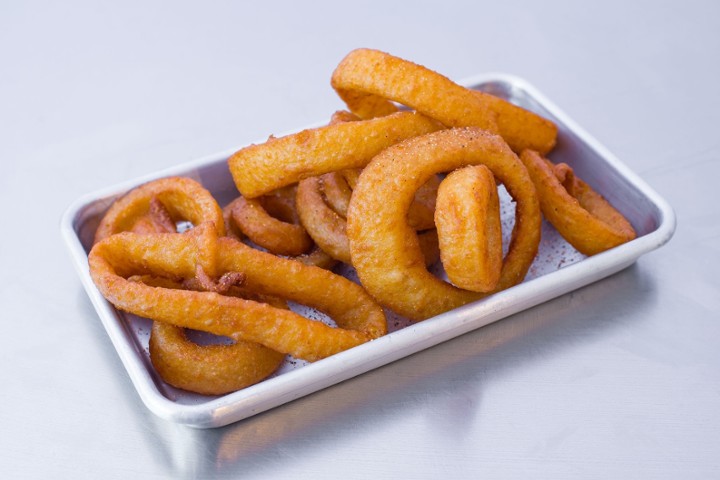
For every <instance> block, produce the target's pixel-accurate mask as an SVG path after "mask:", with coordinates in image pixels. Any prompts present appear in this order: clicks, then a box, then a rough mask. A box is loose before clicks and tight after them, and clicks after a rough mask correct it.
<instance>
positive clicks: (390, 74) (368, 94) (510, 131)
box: [331, 49, 557, 153]
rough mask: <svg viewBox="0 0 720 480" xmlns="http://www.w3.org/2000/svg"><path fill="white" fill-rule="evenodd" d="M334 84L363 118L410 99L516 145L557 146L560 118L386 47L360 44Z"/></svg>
mask: <svg viewBox="0 0 720 480" xmlns="http://www.w3.org/2000/svg"><path fill="white" fill-rule="evenodd" d="M331 84H332V86H333V88H334V89H335V91H336V92H337V93H338V95H339V96H340V98H341V99H342V100H343V101H344V102H345V104H346V105H347V106H348V108H349V109H350V111H352V112H353V113H354V114H356V115H357V116H359V117H361V118H373V117H377V116H383V115H389V114H391V113H393V112H396V111H397V107H396V106H395V104H394V103H393V102H398V103H400V104H402V105H406V106H407V107H410V108H412V109H415V110H416V111H418V112H420V113H423V114H425V115H427V116H429V117H431V118H434V119H436V120H438V121H439V122H441V123H442V124H443V125H445V126H447V127H471V126H472V127H480V128H483V129H485V130H488V131H491V132H494V133H498V134H500V136H502V137H503V138H504V139H505V141H506V142H507V143H508V145H510V147H511V148H512V149H513V150H514V151H516V152H518V153H519V152H521V151H522V150H524V149H526V148H529V149H533V150H537V151H539V152H541V153H547V152H549V151H550V150H552V149H553V147H554V146H555V142H556V140H557V127H556V126H555V124H554V123H553V122H551V121H549V120H547V119H545V118H543V117H541V116H539V115H536V114H534V113H532V112H530V111H528V110H525V109H524V108H521V107H518V106H516V105H513V104H512V103H510V102H507V101H505V100H503V99H501V98H499V97H495V96H493V95H490V94H487V93H483V92H479V91H475V90H470V89H467V88H465V87H462V86H460V85H458V84H456V83H454V82H453V81H452V80H450V79H448V78H447V77H445V76H443V75H441V74H439V73H437V72H434V71H432V70H430V69H428V68H426V67H423V66H421V65H417V64H415V63H412V62H410V61H407V60H404V59H401V58H398V57H394V56H392V55H389V54H387V53H384V52H380V51H377V50H370V49H357V50H353V51H352V52H350V53H349V54H348V55H347V56H346V57H345V58H344V59H343V60H342V61H341V62H340V64H339V65H338V66H337V68H336V69H335V71H334V72H333V75H332V79H331Z"/></svg>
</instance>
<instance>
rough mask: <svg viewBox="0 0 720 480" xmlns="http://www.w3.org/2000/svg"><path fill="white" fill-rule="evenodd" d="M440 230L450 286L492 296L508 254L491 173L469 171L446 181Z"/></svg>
mask: <svg viewBox="0 0 720 480" xmlns="http://www.w3.org/2000/svg"><path fill="white" fill-rule="evenodd" d="M435 225H436V226H437V231H438V238H439V242H440V259H441V260H442V264H443V267H444V269H445V273H446V274H447V276H448V278H449V279H450V281H451V282H452V283H453V284H454V285H455V286H457V287H460V288H463V289H465V290H472V291H474V292H491V291H493V290H494V289H495V287H496V286H497V283H498V282H499V281H500V271H501V269H502V259H503V252H502V227H501V224H500V200H499V198H498V193H497V185H496V183H495V177H494V176H493V174H492V172H491V171H490V169H489V168H487V167H486V166H485V165H472V166H469V167H464V168H461V169H458V170H455V171H454V172H452V173H450V174H449V175H448V176H447V177H446V178H445V179H444V180H443V181H442V183H441V184H440V189H439V190H438V196H437V209H436V210H435Z"/></svg>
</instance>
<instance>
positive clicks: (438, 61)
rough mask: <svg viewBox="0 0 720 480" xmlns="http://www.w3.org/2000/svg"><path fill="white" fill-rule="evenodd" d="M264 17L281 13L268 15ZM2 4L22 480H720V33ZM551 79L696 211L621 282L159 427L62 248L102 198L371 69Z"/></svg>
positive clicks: (9, 388)
mask: <svg viewBox="0 0 720 480" xmlns="http://www.w3.org/2000/svg"><path fill="white" fill-rule="evenodd" d="M258 3H259V2H258ZM718 5H720V4H718V3H715V2H711V1H706V2H698V1H683V2H675V3H672V2H649V1H648V2H628V1H626V0H623V1H603V2H593V3H586V2H557V1H544V2H530V1H526V2H522V1H508V2H487V3H484V2H414V3H412V4H410V3H409V2H408V3H407V4H404V3H403V4H390V3H389V2H380V1H377V2H357V3H353V4H346V5H343V4H341V3H340V2H309V3H304V4H300V3H295V2H267V3H266V4H265V5H263V6H260V5H256V6H252V7H251V6H246V5H243V4H242V3H241V2H230V1H227V2H204V4H203V5H202V6H200V5H199V2H198V4H197V5H196V4H193V3H191V2H166V3H157V2H144V1H128V2H114V3H111V2H90V1H88V2H78V1H66V2H46V3H41V2H34V1H22V2H21V1H17V2H8V1H5V2H2V3H0V60H1V67H0V162H1V165H2V170H1V171H0V205H2V212H3V213H2V217H3V218H2V235H0V242H1V243H0V246H1V248H0V265H1V266H2V268H0V306H2V308H1V310H0V312H2V313H0V318H2V321H3V327H4V328H3V334H2V335H1V336H0V385H2V396H1V397H0V399H1V400H0V401H1V402H2V403H1V405H2V408H1V409H0V473H2V474H3V475H2V476H3V477H4V478H107V479H112V478H143V479H144V478H194V477H203V478H212V477H218V478H239V477H242V478H290V477H291V476H292V478H298V479H299V478H314V479H323V478H440V477H443V478H466V477H473V478H481V477H486V478H527V477H530V476H532V477H541V478H542V477H545V478H549V477H552V478H711V477H717V476H718V475H720V474H719V473H718V471H720V460H719V459H718V457H719V456H720V455H718V454H719V453H720V415H718V411H720V387H719V385H720V382H719V380H720V374H719V373H718V372H719V370H718V366H719V363H720V353H718V352H719V350H718V343H719V342H718V341H719V340H720V322H719V320H720V287H719V282H718V275H717V272H718V269H719V268H720V260H719V257H720V256H719V253H720V249H719V247H718V245H720V242H719V241H718V240H719V239H720V208H719V207H718V202H717V200H716V199H717V192H718V178H719V177H720V164H719V163H718V155H719V154H720V134H719V133H718V131H719V128H718V127H720V113H719V111H720V90H719V89H718V82H717V78H718V76H719V75H720V68H719V65H720V62H719V61H718V58H719V57H720V55H719V54H720V20H719V18H720V8H718ZM360 46H366V47H373V48H379V49H382V50H385V51H389V52H391V53H394V54H396V55H399V56H401V57H405V58H408V59H411V60H413V61H415V62H418V63H422V64H425V65H427V66H429V67H431V68H433V69H435V70H438V71H440V72H442V73H444V74H445V75H447V76H449V77H451V78H453V79H456V80H461V79H463V78H467V77H470V76H473V75H475V74H477V73H482V72H506V73H512V74H515V75H518V76H521V77H524V78H525V79H527V80H528V81H529V82H530V83H532V84H533V85H534V86H536V87H537V88H538V89H539V90H540V91H541V92H543V93H544V94H545V95H546V96H548V97H549V98H550V99H551V100H552V101H553V102H555V103H556V104H557V105H558V106H559V107H560V108H561V109H563V110H564V111H565V112H566V113H567V114H568V115H569V116H570V117H571V118H573V119H574V120H575V121H576V122H577V123H578V124H580V125H581V126H582V127H584V128H585V129H586V130H587V131H589V132H590V133H591V134H592V135H593V136H595V137H596V138H597V139H598V140H600V141H601V142H602V143H603V144H605V145H606V146H607V147H608V148H609V149H610V150H611V151H612V152H613V153H614V154H616V155H617V156H618V157H619V158H620V159H621V160H622V161H623V162H624V163H626V164H627V165H628V166H629V167H630V168H631V169H632V170H633V171H635V172H636V173H638V174H639V175H640V176H641V177H642V178H643V179H645V180H646V181H647V182H648V183H649V184H650V185H651V186H652V187H653V188H654V189H655V190H657V192H658V193H659V194H660V195H661V196H663V197H664V198H665V199H666V200H667V201H668V202H669V203H670V204H671V205H672V206H673V207H674V209H675V211H676V214H677V217H678V229H677V232H676V234H675V236H674V238H673V239H672V240H671V242H670V243H669V244H668V245H666V246H664V247H663V248H661V249H660V250H658V251H656V252H653V253H651V254H648V255H646V256H644V257H642V258H641V259H640V260H639V261H638V262H637V263H636V264H635V265H634V266H632V267H630V268H628V269H627V270H624V271H623V272H621V273H619V274H617V275H614V276H612V277H610V278H608V279H605V280H603V281H600V282H598V283H595V284H593V285H591V286H589V287H586V288H582V289H580V290H578V291H576V292H574V293H572V294H568V295H565V296H562V297H560V298H558V299H556V300H554V301H551V302H549V303H546V304H543V305H541V306H539V307H536V308H533V309H531V310H528V311H526V312H523V313H521V314H517V315H515V316H513V317H511V318H508V319H506V320H503V321H501V322H499V323H496V324H493V325H491V326H488V327H485V328H482V329H480V330H477V331H475V332H473V333H470V334H467V335H465V336H462V337H460V338H457V339H455V340H452V341H450V342H447V343H445V344H442V345H440V346H437V347H435V348H432V349H429V350H427V351H424V352H422V353H419V354H416V355H414V356H412V357H410V358H407V359H404V360H402V361H399V362H396V363H393V364H391V365H389V366H387V367H384V368H381V369H378V370H376V371H373V372H371V373H369V374H366V375H363V376H361V377H358V378H356V379H353V380H350V381H347V382H345V383H343V384H340V385H337V386H335V387H332V388H329V389H326V390H323V391H321V392H318V393H316V394H313V395H311V396H308V397H306V398H303V399H300V400H298V401H295V402H293V403H291V404H287V405H285V406H282V407H279V408H277V409H274V410H272V411H269V412H266V413H264V414H261V415H258V416H256V417H253V418H251V419H248V420H246V421H243V422H240V423H237V424H234V425H231V426H229V427H226V428H221V429H217V430H208V431H201V430H192V429H188V428H185V427H180V426H176V425H174V424H171V423H168V422H165V421H163V420H160V419H158V418H156V417H155V416H154V415H153V414H151V413H150V412H149V411H148V410H147V409H146V408H145V407H144V405H143V404H142V403H141V401H140V399H139V398H138V396H137V394H136V392H135V390H134V388H133V386H132V385H131V383H130V381H129V379H128V377H127V375H126V373H125V370H124V368H123V367H122V365H121V363H120V360H119V358H118V357H117V354H116V353H115V351H114V349H113V347H112V345H111V343H110V341H109V339H108V337H107V335H106V333H105V331H104V330H103V328H102V326H101V324H100V322H99V320H98V317H97V315H96V313H95V311H94V310H93V308H92V306H91V304H90V302H89V301H88V299H87V297H86V295H85V293H84V291H83V290H82V287H81V284H80V282H79V280H78V278H77V276H76V274H75V272H74V270H73V268H72V265H71V262H70V258H69V255H68V253H67V251H66V248H65V246H64V244H63V242H62V240H61V238H60V235H59V229H58V227H59V221H60V217H61V215H62V213H63V211H64V210H65V209H66V208H67V207H68V206H69V204H70V203H71V202H72V201H73V200H75V199H76V198H78V197H79V196H80V195H83V194H85V193H88V192H91V191H94V190H96V189H98V188H102V187H106V186H109V185H113V184H116V183H118V182H120V181H125V180H131V179H134V178H136V177H138V176H141V175H145V174H148V173H152V172H154V171H156V170H159V169H162V168H165V167H169V166H172V165H176V164H178V163H180V162H184V161H188V160H192V159H195V158H197V157H201V156H204V155H207V154H210V153H214V152H216V151H220V150H224V149H227V148H229V147H233V146H236V145H241V144H243V143H247V142H251V141H256V140H257V139H260V138H263V137H265V136H267V135H268V134H269V133H279V132H287V131H291V130H294V129H298V128H300V127H303V126H305V125H308V124H311V123H316V122H319V121H323V120H324V119H326V118H327V117H328V115H329V113H331V112H332V111H334V110H336V109H338V108H341V107H342V104H341V103H340V101H339V100H338V98H337V97H336V96H335V95H334V93H333V92H332V90H331V89H330V86H329V78H330V74H331V72H332V70H333V68H334V67H335V65H336V64H337V62H338V61H339V60H340V59H341V58H342V57H343V56H344V55H345V54H346V53H347V52H348V51H350V50H351V49H353V48H356V47H360Z"/></svg>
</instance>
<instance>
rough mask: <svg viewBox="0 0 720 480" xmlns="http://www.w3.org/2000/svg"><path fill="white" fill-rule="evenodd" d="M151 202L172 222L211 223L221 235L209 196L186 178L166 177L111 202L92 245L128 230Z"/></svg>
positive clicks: (219, 215)
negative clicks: (158, 203)
mask: <svg viewBox="0 0 720 480" xmlns="http://www.w3.org/2000/svg"><path fill="white" fill-rule="evenodd" d="M152 199H155V200H156V201H158V202H160V203H161V204H162V205H163V206H164V207H165V208H166V209H167V212H168V214H169V215H170V217H171V219H172V221H173V222H177V221H179V220H187V221H189V222H191V223H192V224H194V225H199V224H200V223H202V222H206V221H211V222H213V223H214V224H215V225H216V228H217V229H218V234H219V235H224V234H225V226H224V221H223V212H222V210H221V209H220V207H219V206H218V204H217V202H216V201H215V199H214V198H213V196H212V195H211V194H210V192H208V191H207V190H206V189H205V188H204V187H203V186H202V185H200V184H199V183H198V182H196V181H195V180H192V179H190V178H186V177H166V178H160V179H158V180H153V181H151V182H148V183H145V184H143V185H140V186H138V187H136V188H134V189H132V190H130V191H129V192H128V193H126V194H125V195H124V196H122V197H120V198H118V199H117V200H115V202H114V203H113V204H112V205H111V206H110V208H109V209H108V211H107V213H105V216H104V217H103V218H102V220H101V221H100V225H98V228H97V230H96V231H95V241H96V242H97V241H100V240H102V239H104V238H107V237H109V236H110V235H112V234H114V233H118V232H124V231H129V230H131V229H132V228H133V224H134V223H135V222H137V221H138V220H139V219H141V218H142V217H144V216H145V215H146V214H148V213H149V212H150V208H151V206H150V204H151V201H152ZM144 221H145V220H144Z"/></svg>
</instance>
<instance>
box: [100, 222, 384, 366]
mask: <svg viewBox="0 0 720 480" xmlns="http://www.w3.org/2000/svg"><path fill="white" fill-rule="evenodd" d="M214 235H215V230H214V227H213V226H212V225H211V224H203V225H200V226H198V227H195V228H193V229H192V230H190V231H188V232H186V233H184V234H177V233H169V234H156V235H137V234H133V233H130V232H125V233H119V234H116V235H113V236H111V237H108V238H106V239H105V240H102V241H101V242H99V243H97V244H95V246H94V247H93V249H92V250H91V252H90V255H89V263H90V273H91V275H92V278H93V280H94V282H95V284H96V285H97V287H98V289H99V290H100V291H101V292H102V294H103V295H104V296H105V297H106V298H107V299H108V300H109V301H110V302H111V303H112V304H113V305H115V306H116V307H117V308H119V309H121V310H124V311H128V312H131V313H134V314H136V315H139V316H142V317H145V318H151V319H153V320H157V321H162V322H166V323H171V324H173V325H177V326H180V327H185V328H192V329H196V330H201V331H206V332H209V333H212V334H215V335H221V336H227V337H230V338H232V339H234V340H245V341H251V342H256V343H260V344H262V345H265V346H266V347H268V348H271V349H273V350H276V351H278V352H282V353H286V354H290V355H293V356H294V357H296V358H301V359H305V360H309V361H314V360H318V359H321V358H324V357H327V356H329V355H332V354H334V353H337V352H340V351H343V350H346V349H348V348H351V347H354V346H356V345H359V344H361V343H364V342H367V341H369V340H372V339H374V338H377V337H379V336H381V335H384V334H385V333H386V331H387V325H386V321H385V314H384V312H383V310H382V308H380V307H379V306H378V305H377V304H376V303H375V302H374V301H373V299H372V298H371V297H370V296H369V295H368V294H367V293H366V292H365V290H363V288H362V287H360V286H359V285H357V284H355V283H353V282H351V281H349V280H347V279H345V278H343V277H341V276H339V275H336V274H334V273H332V272H329V271H327V270H323V269H321V268H317V267H313V266H307V265H304V264H302V263H300V262H297V261H294V260H290V259H284V258H282V257H278V256H275V255H272V254H269V253H265V252H262V251H259V250H256V249H253V248H251V247H248V246H246V245H244V244H242V243H240V242H238V241H236V240H233V239H231V238H229V237H221V238H218V237H217V236H214ZM213 249H214V251H213V252H211V253H212V256H213V257H214V261H215V272H214V276H220V275H222V274H223V273H226V272H243V273H244V274H245V275H246V279H245V282H244V287H245V288H247V289H248V290H250V291H252V292H255V293H257V294H262V295H271V296H277V297H281V298H284V299H286V300H289V301H293V302H297V303H301V304H304V305H307V306H309V307H311V308H316V309H317V310H319V311H321V312H324V313H326V314H327V315H329V316H330V317H331V318H333V319H334V320H335V322H336V323H337V325H338V327H339V328H333V327H330V326H328V325H326V324H324V323H322V322H320V321H316V320H310V319H308V318H305V317H302V316H300V315H298V314H296V313H294V312H291V311H287V310H283V309H278V308H275V307H273V306H271V305H268V304H267V303H261V302H256V301H253V300H246V299H241V298H236V297H232V296H225V295H220V294H218V293H215V292H195V291H186V290H177V289H168V288H157V287H151V286H148V285H144V284H142V283H138V282H132V281H129V280H128V277H130V276H133V275H155V276H163V277H170V278H191V277H194V275H195V273H196V269H197V264H198V263H201V264H202V263H203V262H205V261H206V260H204V259H205V257H207V256H208V253H207V251H208V250H213Z"/></svg>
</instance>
